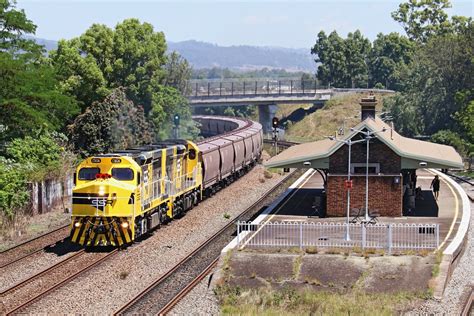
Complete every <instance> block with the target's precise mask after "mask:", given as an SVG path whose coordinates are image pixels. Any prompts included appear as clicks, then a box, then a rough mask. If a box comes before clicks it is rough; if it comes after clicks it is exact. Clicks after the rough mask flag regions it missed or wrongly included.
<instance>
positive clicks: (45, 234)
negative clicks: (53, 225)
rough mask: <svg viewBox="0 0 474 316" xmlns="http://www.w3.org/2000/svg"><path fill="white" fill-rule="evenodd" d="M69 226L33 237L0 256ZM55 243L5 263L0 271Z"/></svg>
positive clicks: (1, 253)
mask: <svg viewBox="0 0 474 316" xmlns="http://www.w3.org/2000/svg"><path fill="white" fill-rule="evenodd" d="M70 225H71V224H67V225H64V226H62V227H59V228H57V229H55V230H52V231H50V232H47V233H44V234H42V235H40V236H37V237H34V238H32V239H30V240H27V241H25V242H22V243H20V244H18V245H15V246H13V247H11V248H8V249H6V250H3V251H2V252H0V255H5V254H6V253H7V252H10V251H15V250H17V249H19V248H20V247H24V246H26V245H28V244H30V243H32V242H34V241H37V240H39V239H41V238H45V237H48V236H50V235H52V234H54V233H57V232H58V231H60V230H62V229H65V228H67V227H69V226H70ZM66 237H67V236H66ZM56 243H57V241H56V242H54V243H51V244H49V245H46V246H45V247H42V248H40V249H37V250H34V251H33V252H30V253H27V254H25V255H23V256H20V257H18V258H15V259H13V260H11V261H9V262H7V263H4V264H2V265H1V266H0V269H1V268H5V267H7V266H9V265H11V264H13V263H15V262H18V261H20V260H23V259H25V258H28V257H30V256H32V255H34V254H36V253H38V252H40V251H42V250H43V249H44V248H46V247H50V246H52V245H54V244H56Z"/></svg>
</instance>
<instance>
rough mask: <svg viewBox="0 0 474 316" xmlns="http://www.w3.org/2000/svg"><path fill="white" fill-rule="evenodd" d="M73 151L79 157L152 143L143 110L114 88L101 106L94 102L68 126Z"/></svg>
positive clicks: (149, 127)
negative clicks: (74, 150)
mask: <svg viewBox="0 0 474 316" xmlns="http://www.w3.org/2000/svg"><path fill="white" fill-rule="evenodd" d="M69 134H70V137H71V141H72V143H73V144H74V147H75V149H76V151H78V152H79V153H80V154H81V155H82V156H88V155H93V154H97V153H105V152H109V151H112V150H115V149H123V148H127V147H133V146H137V145H142V144H147V143H151V142H152V140H153V138H152V132H151V126H150V125H149V123H148V122H147V120H146V119H145V115H144V112H143V109H141V108H140V107H137V106H135V105H134V104H133V102H132V101H130V100H129V99H128V98H127V96H126V93H125V89H124V88H117V89H114V90H112V92H111V93H110V94H109V95H108V96H107V97H106V98H105V99H104V100H103V101H101V102H98V101H96V102H94V103H93V104H92V105H91V106H90V107H88V108H87V109H86V111H85V112H84V113H83V114H81V115H79V116H78V117H76V119H75V120H74V123H73V124H72V125H71V126H69Z"/></svg>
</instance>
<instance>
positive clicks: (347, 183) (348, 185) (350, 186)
mask: <svg viewBox="0 0 474 316" xmlns="http://www.w3.org/2000/svg"><path fill="white" fill-rule="evenodd" d="M345 185H346V189H347V190H350V189H352V180H346V181H345Z"/></svg>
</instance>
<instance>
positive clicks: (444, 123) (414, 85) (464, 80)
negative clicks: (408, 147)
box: [385, 22, 474, 142]
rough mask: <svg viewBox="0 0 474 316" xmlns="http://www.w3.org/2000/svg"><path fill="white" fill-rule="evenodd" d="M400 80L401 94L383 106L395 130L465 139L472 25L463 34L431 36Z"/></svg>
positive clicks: (473, 57)
mask: <svg viewBox="0 0 474 316" xmlns="http://www.w3.org/2000/svg"><path fill="white" fill-rule="evenodd" d="M401 78H402V82H403V84H401V92H402V93H401V94H400V95H398V96H395V97H394V98H393V100H392V102H386V103H385V105H386V110H389V111H390V112H391V113H392V116H393V117H394V121H395V125H396V126H397V128H398V127H401V128H402V132H403V133H404V134H408V135H413V134H418V133H422V134H425V135H432V134H434V133H436V132H437V131H439V130H451V131H453V132H455V133H458V134H459V135H460V136H461V138H465V139H467V140H468V139H469V137H468V135H469V134H468V131H469V129H470V128H469V126H472V125H469V124H470V116H469V107H468V105H469V103H470V102H472V100H473V96H474V80H473V78H474V24H473V23H472V22H471V24H470V27H469V29H468V30H467V31H465V32H463V33H454V34H446V35H442V36H435V37H432V38H430V39H429V40H428V42H427V43H426V44H424V45H422V46H419V47H418V49H417V50H416V52H415V54H414V57H413V60H412V62H411V63H410V65H409V67H407V68H406V69H404V71H403V72H402V74H401ZM463 122H464V123H463ZM460 123H461V124H460ZM470 141H471V142H472V139H471V140H470Z"/></svg>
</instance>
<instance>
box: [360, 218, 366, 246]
mask: <svg viewBox="0 0 474 316" xmlns="http://www.w3.org/2000/svg"><path fill="white" fill-rule="evenodd" d="M361 226H362V249H365V243H366V239H365V238H366V228H365V224H362V225H361Z"/></svg>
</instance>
